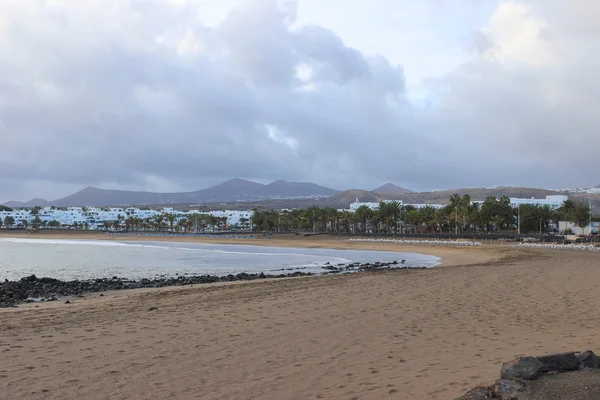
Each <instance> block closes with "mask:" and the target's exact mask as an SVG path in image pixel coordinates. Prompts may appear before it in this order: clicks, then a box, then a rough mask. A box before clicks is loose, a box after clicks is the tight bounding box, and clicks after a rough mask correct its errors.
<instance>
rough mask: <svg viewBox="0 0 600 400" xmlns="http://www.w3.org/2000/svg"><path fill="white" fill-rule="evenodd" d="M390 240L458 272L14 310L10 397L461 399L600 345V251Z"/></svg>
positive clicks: (5, 315)
mask: <svg viewBox="0 0 600 400" xmlns="http://www.w3.org/2000/svg"><path fill="white" fill-rule="evenodd" d="M71 238H73V237H71ZM280 241H281V242H285V243H282V244H284V245H286V243H287V245H289V246H296V247H301V246H304V247H313V246H316V247H325V246H328V247H331V246H336V247H341V248H344V247H345V246H348V245H349V244H348V243H346V242H343V241H340V240H339V238H338V239H337V240H336V239H334V238H319V239H316V238H311V239H310V240H304V239H303V240H300V241H298V240H294V239H284V240H280ZM229 242H230V243H231V241H229ZM261 242H263V243H264V244H265V245H266V244H272V243H273V242H277V241H275V240H271V241H268V240H262V241H261ZM212 243H214V242H212ZM234 243H236V244H239V243H238V242H237V241H236V242H234ZM251 244H256V241H253V243H251ZM369 247H370V248H371V249H373V244H370V246H369ZM417 247H418V248H417ZM375 249H376V250H384V249H391V250H392V251H394V250H395V251H407V250H408V249H410V250H416V252H424V253H426V254H433V253H434V252H438V254H440V255H442V256H445V257H446V258H445V261H446V263H447V264H450V265H451V266H450V265H446V266H445V267H438V268H431V269H425V270H417V271H413V270H385V271H380V272H375V273H359V274H344V275H339V274H336V275H326V276H316V277H298V278H281V279H259V280H253V281H238V282H230V283H229V282H222V283H214V284H210V285H190V286H185V287H179V286H175V287H165V288H157V289H135V290H123V291H114V292H105V293H104V294H103V295H102V294H99V293H95V294H90V295H86V296H85V297H84V298H76V299H74V300H71V302H70V304H65V303H64V302H50V303H31V304H24V305H22V306H20V307H18V308H8V309H0V318H1V319H2V321H3V324H0V352H1V353H2V356H3V358H4V359H5V360H6V363H5V365H7V367H5V368H4V369H2V368H1V367H0V393H3V394H4V393H6V396H7V397H9V398H11V399H16V400H20V399H28V400H29V399H34V400H36V399H40V400H41V399H61V400H63V399H64V400H71V399H73V400H74V399H80V398H109V397H110V398H115V399H134V400H138V399H140V400H141V399H145V398H173V399H186V398H211V399H229V398H246V399H265V398H267V399H271V398H273V399H275V398H353V397H356V398H361V399H367V400H370V399H373V400H375V399H381V398H387V397H390V396H391V397H400V398H407V399H412V398H414V399H421V398H427V399H435V400H445V399H453V398H457V397H459V396H461V395H462V394H464V393H465V392H466V391H468V390H469V389H471V388H473V387H476V386H480V385H483V384H485V383H488V382H490V381H492V380H494V379H495V377H496V376H497V374H498V368H499V366H500V364H501V363H502V362H504V361H506V360H509V359H511V358H513V357H514V356H518V355H543V354H551V353H559V352H565V351H573V350H574V349H582V348H597V345H595V343H596V338H597V333H596V330H597V329H596V326H597V325H598V324H599V323H600V317H598V316H597V313H596V310H597V308H598V307H600V291H598V290H597V289H598V288H597V282H598V281H600V268H598V266H600V258H599V257H598V254H595V253H589V252H582V253H577V252H576V253H571V252H569V253H567V252H560V251H542V250H539V249H519V248H514V247H511V246H481V247H480V248H435V247H434V246H431V247H429V246H412V247H411V246H405V245H394V246H391V247H390V246H388V245H384V244H381V245H378V246H375ZM448 261H450V263H449V262H448ZM582 294H585V296H586V297H585V298H586V301H585V302H581V301H580V299H581V296H582ZM8 366H10V367H8ZM140 366H143V368H140Z"/></svg>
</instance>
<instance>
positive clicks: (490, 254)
mask: <svg viewBox="0 0 600 400" xmlns="http://www.w3.org/2000/svg"><path fill="white" fill-rule="evenodd" d="M0 238H17V239H53V240H105V241H117V242H121V241H122V242H129V241H139V242H177V243H207V244H231V245H251V246H265V247H281V248H309V249H310V248H314V249H335V250H363V251H389V252H402V253H415V254H421V255H429V256H434V257H438V258H440V261H439V264H438V265H436V268H439V267H449V266H458V265H474V264H481V263H487V262H490V261H494V260H500V259H502V258H504V257H505V256H506V253H507V252H509V251H511V249H510V246H508V245H505V244H484V245H482V246H476V247H453V246H437V245H434V244H432V245H426V244H394V243H385V242H358V241H355V242H351V241H348V239H349V238H351V236H343V237H340V236H335V235H314V236H294V235H292V234H281V235H273V236H272V239H269V238H268V236H257V237H256V238H255V239H231V238H220V237H206V236H195V237H194V236H189V237H182V236H135V235H128V236H126V235H119V236H118V237H111V236H109V235H108V234H106V233H102V232H91V231H89V232H85V231H48V230H44V231H39V232H36V233H31V234H29V233H26V232H14V231H3V230H0Z"/></svg>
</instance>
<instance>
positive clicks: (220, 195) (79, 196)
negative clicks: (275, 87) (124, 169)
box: [4, 178, 338, 207]
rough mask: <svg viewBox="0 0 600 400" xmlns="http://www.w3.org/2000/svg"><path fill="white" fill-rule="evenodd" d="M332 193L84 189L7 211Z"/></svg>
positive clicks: (244, 187)
mask: <svg viewBox="0 0 600 400" xmlns="http://www.w3.org/2000/svg"><path fill="white" fill-rule="evenodd" d="M337 192H338V191H337V190H335V189H331V188H328V187H324V186H319V185H316V184H314V183H310V182H286V181H283V180H278V181H275V182H272V183H269V184H268V185H263V184H261V183H257V182H252V181H248V180H245V179H239V178H235V179H231V180H228V181H226V182H223V183H220V184H218V185H215V186H212V187H209V188H206V189H202V190H197V191H193V192H181V193H153V192H134V191H127V190H109V189H100V188H96V187H92V186H90V187H87V188H85V189H83V190H81V191H79V192H77V193H74V194H72V195H69V196H66V197H63V198H61V199H58V200H54V201H47V200H44V199H33V200H30V201H27V202H19V201H9V202H7V203H5V204H4V205H5V206H7V207H35V206H40V207H46V206H57V207H67V206H128V205H157V204H195V203H215V202H237V201H259V200H267V199H277V198H311V197H329V196H332V195H334V194H335V193H337Z"/></svg>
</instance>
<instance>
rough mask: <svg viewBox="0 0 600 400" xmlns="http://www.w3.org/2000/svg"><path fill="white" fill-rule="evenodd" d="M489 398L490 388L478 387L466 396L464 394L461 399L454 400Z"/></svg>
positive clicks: (482, 399) (490, 395)
mask: <svg viewBox="0 0 600 400" xmlns="http://www.w3.org/2000/svg"><path fill="white" fill-rule="evenodd" d="M491 398H492V391H491V390H490V388H486V387H478V388H475V389H473V390H471V391H469V392H468V393H467V394H465V395H464V396H462V397H459V398H458V399H456V400H486V399H491Z"/></svg>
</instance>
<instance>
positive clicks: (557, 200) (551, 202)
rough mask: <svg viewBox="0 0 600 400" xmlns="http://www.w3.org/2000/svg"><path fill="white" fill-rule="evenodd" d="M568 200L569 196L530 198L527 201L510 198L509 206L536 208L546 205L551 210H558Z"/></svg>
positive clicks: (525, 199)
mask: <svg viewBox="0 0 600 400" xmlns="http://www.w3.org/2000/svg"><path fill="white" fill-rule="evenodd" d="M568 199H569V196H563V195H552V196H546V198H545V199H536V198H534V197H531V198H529V199H527V198H518V197H511V198H510V205H511V206H512V207H518V206H520V205H522V204H531V205H538V206H545V205H548V206H550V207H553V208H559V207H560V206H562V204H563V203H564V202H565V200H568Z"/></svg>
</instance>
